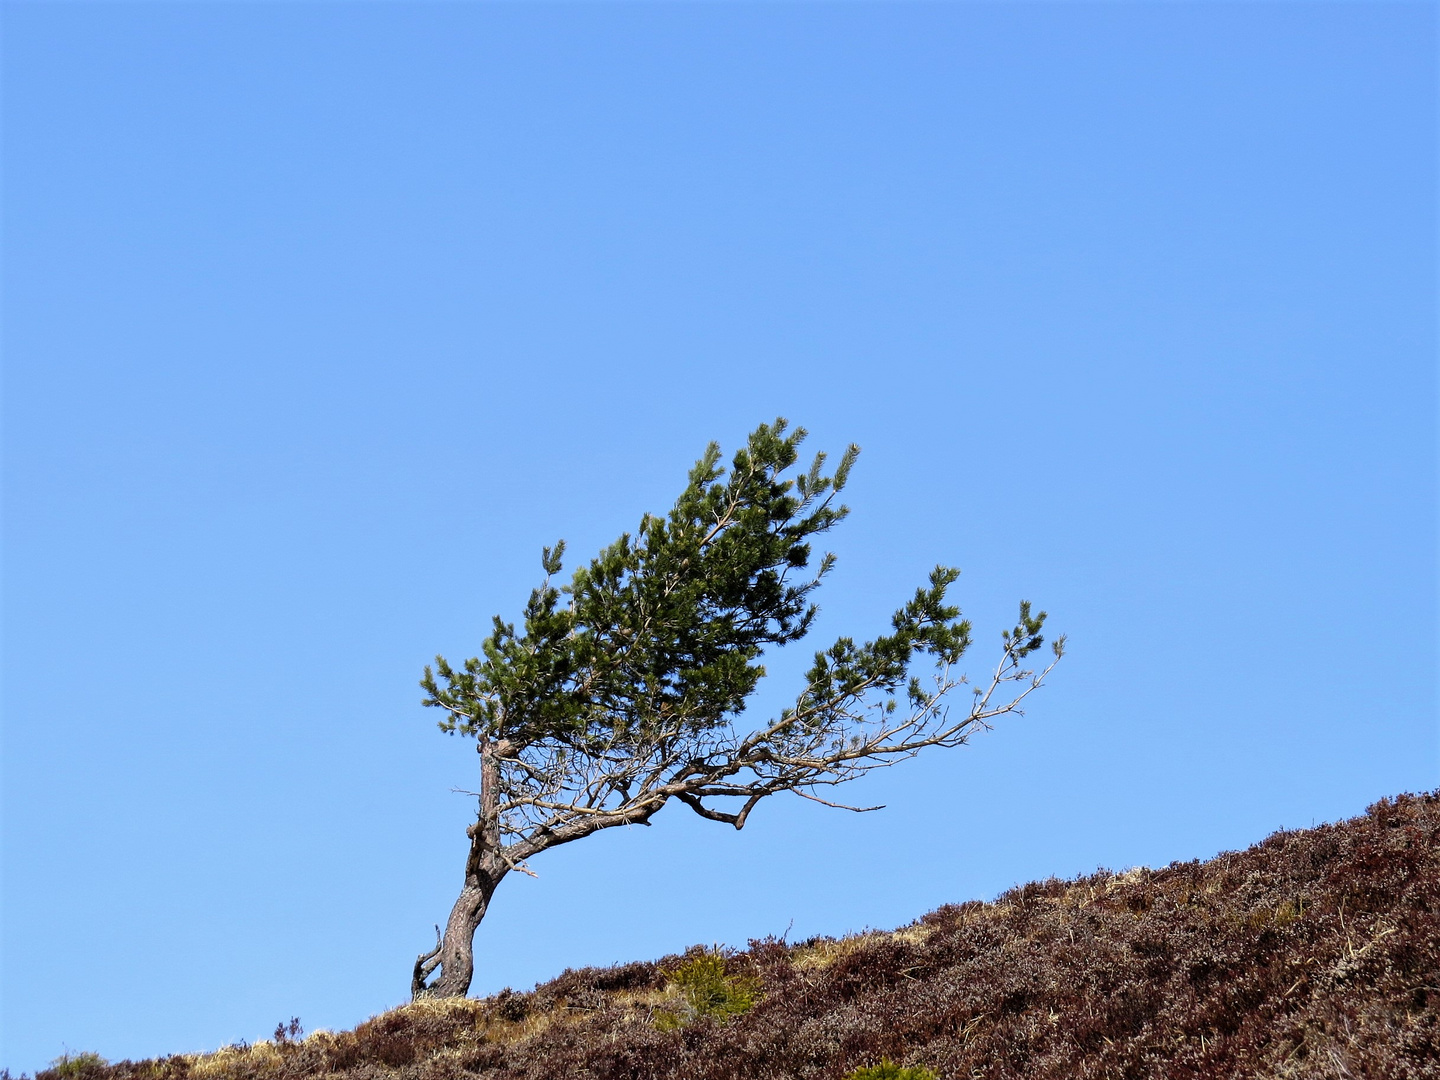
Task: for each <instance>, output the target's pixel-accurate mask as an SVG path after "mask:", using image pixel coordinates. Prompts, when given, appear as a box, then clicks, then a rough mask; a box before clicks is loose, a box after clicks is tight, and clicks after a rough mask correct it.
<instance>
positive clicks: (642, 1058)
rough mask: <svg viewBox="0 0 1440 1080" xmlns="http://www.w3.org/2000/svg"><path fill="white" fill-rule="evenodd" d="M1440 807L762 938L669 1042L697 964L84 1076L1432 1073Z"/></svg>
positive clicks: (669, 963) (1424, 803)
mask: <svg viewBox="0 0 1440 1080" xmlns="http://www.w3.org/2000/svg"><path fill="white" fill-rule="evenodd" d="M1437 840H1440V792H1436V793H1432V794H1428V795H1420V796H1411V795H1406V796H1401V797H1399V798H1397V799H1394V800H1383V801H1381V802H1379V803H1377V804H1375V805H1374V806H1372V807H1371V808H1370V810H1369V812H1368V813H1367V814H1366V815H1365V816H1363V817H1360V818H1356V819H1354V820H1353V821H1347V822H1343V823H1341V824H1338V825H1323V826H1321V827H1319V828H1315V829H1307V830H1303V831H1296V832H1281V833H1276V834H1275V835H1274V836H1271V837H1270V838H1269V839H1267V840H1265V841H1264V842H1262V843H1260V844H1257V845H1256V846H1255V847H1253V848H1251V849H1250V850H1249V851H1245V852H1239V853H1228V854H1224V855H1221V856H1218V857H1217V858H1214V859H1211V860H1209V861H1207V862H1203V863H1202V862H1191V863H1175V864H1172V865H1170V866H1168V867H1166V868H1164V869H1161V870H1146V869H1141V870H1134V871H1130V872H1128V873H1125V874H1119V875H1117V874H1111V873H1106V872H1101V873H1097V874H1094V875H1092V876H1090V877H1086V878H1081V879H1078V880H1075V881H1057V880H1051V881H1045V882H1038V883H1032V884H1030V885H1026V886H1024V887H1022V888H1017V889H1014V890H1012V891H1010V892H1009V893H1006V894H1005V895H1004V896H1002V897H1000V898H999V899H998V900H997V901H996V902H995V903H993V904H981V903H967V904H960V905H954V906H947V907H943V908H941V909H940V910H938V911H935V912H932V913H931V914H929V915H926V916H925V917H924V918H923V919H921V920H920V921H919V922H918V923H915V924H914V925H912V926H910V927H906V928H904V929H902V930H899V931H896V932H894V933H873V934H865V935H859V936H856V937H852V938H846V939H841V940H838V941H836V940H831V939H816V940H813V941H809V942H802V943H797V944H786V943H783V942H779V941H774V940H767V941H754V942H751V943H750V948H749V949H748V950H747V951H745V952H743V953H736V954H733V955H731V956H730V957H729V958H728V960H727V964H728V968H729V970H731V971H733V972H735V973H737V974H749V975H751V976H756V977H758V979H759V980H760V983H761V985H762V987H763V991H764V997H763V998H762V999H761V1000H760V1002H759V1004H758V1005H756V1006H755V1008H754V1009H753V1010H752V1011H751V1012H749V1013H747V1014H746V1015H743V1016H739V1017H735V1018H732V1019H730V1020H728V1021H726V1022H723V1023H722V1022H716V1021H711V1020H702V1021H700V1022H698V1023H696V1024H694V1025H691V1026H689V1027H686V1028H683V1029H681V1030H678V1031H662V1030H659V1029H657V1027H656V1025H655V1023H654V1017H655V1015H656V1012H657V1010H663V1009H664V1008H665V1007H666V1002H667V1000H670V999H669V998H668V997H667V994H669V995H673V990H672V991H667V989H666V978H665V975H664V971H665V970H667V969H670V968H673V967H674V966H675V965H676V964H677V963H678V962H679V960H680V959H681V958H679V957H669V958H666V959H665V960H662V961H660V962H659V963H653V964H652V963H635V964H627V965H624V966H620V967H614V968H607V969H594V968H587V969H584V970H580V971H567V972H565V973H564V974H563V975H561V976H560V977H559V978H558V979H555V980H554V981H552V982H549V983H545V984H542V985H540V986H538V987H536V988H535V990H533V991H531V992H529V993H512V992H509V991H506V992H505V993H502V994H500V995H499V996H497V997H494V998H489V999H486V1000H483V1001H474V1000H463V999H458V1000H450V1001H446V1002H421V1003H418V1004H415V1005H409V1006H404V1007H402V1008H399V1009H396V1010H394V1011H392V1012H389V1013H385V1014H383V1015H381V1016H377V1017H375V1018H374V1019H371V1020H369V1021H367V1022H366V1023H364V1024H362V1025H360V1027H358V1028H357V1029H355V1030H354V1031H352V1032H343V1033H339V1034H330V1033H324V1032H321V1033H317V1034H314V1035H311V1036H309V1037H308V1038H305V1039H303V1040H298V1041H296V1040H285V1041H278V1042H273V1043H261V1044H257V1045H255V1046H253V1047H248V1048H228V1049H226V1050H224V1051H221V1052H219V1053H217V1054H213V1055H203V1056H198V1055H197V1056H185V1057H170V1058H164V1059H160V1060H158V1061H149V1062H139V1063H131V1062H122V1063H120V1064H118V1065H111V1066H87V1067H85V1068H83V1069H74V1068H72V1069H69V1070H67V1072H68V1073H69V1077H68V1078H66V1080H298V1078H300V1077H321V1076H326V1077H334V1078H335V1080H369V1078H375V1080H379V1078H381V1077H385V1078H394V1080H430V1078H437V1080H438V1078H441V1077H447V1078H448V1077H456V1078H459V1077H463V1076H465V1075H466V1074H470V1075H473V1076H475V1077H477V1078H484V1080H522V1078H523V1080H650V1078H661V1077H664V1078H676V1080H742V1078H743V1080H760V1078H771V1077H775V1078H779V1077H785V1078H797V1080H798V1078H804V1080H838V1078H841V1077H844V1076H846V1075H847V1074H848V1073H849V1072H850V1071H852V1070H854V1069H855V1068H857V1067H859V1066H862V1065H869V1064H873V1063H875V1062H877V1061H879V1060H880V1059H881V1058H883V1057H888V1058H891V1059H893V1060H894V1061H897V1062H900V1063H903V1064H909V1065H923V1066H927V1067H929V1068H931V1069H933V1070H935V1072H936V1073H938V1074H939V1076H940V1077H941V1078H942V1080H952V1078H969V1077H985V1078H991V1080H1002V1078H1011V1077H1016V1078H1018V1077H1026V1078H1033V1080H1039V1078H1042V1077H1043V1078H1057V1080H1058V1078H1061V1077H1063V1078H1066V1080H1071V1078H1088V1077H1094V1078H1101V1077H1104V1078H1107V1080H1111V1078H1122V1077H1170V1078H1176V1080H1182V1078H1188V1077H1197V1078H1198V1077H1206V1078H1208V1077H1277V1078H1285V1077H1295V1078H1300V1077H1335V1078H1350V1077H1355V1078H1361V1077H1363V1078H1367V1080H1389V1078H1395V1080H1399V1078H1411V1077H1440V852H1437ZM36 1080H62V1078H61V1077H59V1076H58V1075H57V1074H56V1072H55V1071H53V1070H52V1071H51V1072H48V1073H47V1072H42V1073H40V1074H39V1076H38V1077H37V1078H36Z"/></svg>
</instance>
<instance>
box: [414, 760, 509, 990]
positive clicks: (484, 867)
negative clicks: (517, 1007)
mask: <svg viewBox="0 0 1440 1080" xmlns="http://www.w3.org/2000/svg"><path fill="white" fill-rule="evenodd" d="M477 749H478V750H479V751H480V809H479V814H478V816H477V820H476V821H475V824H473V825H471V826H470V827H469V828H468V829H466V830H465V831H466V833H467V834H468V835H469V837H470V854H469V857H468V858H467V859H466V860H465V885H464V887H463V888H462V889H461V890H460V896H459V898H458V899H457V900H456V901H455V906H454V907H452V908H451V909H450V918H449V919H448V920H446V923H445V933H444V935H443V936H442V937H441V938H440V941H439V942H437V943H436V946H435V948H434V949H432V950H431V951H430V952H427V953H421V954H420V955H419V956H418V957H416V959H415V971H414V974H413V975H412V976H411V979H410V996H411V998H412V999H414V1000H419V999H420V998H441V997H463V996H464V995H465V994H466V993H467V992H468V991H469V989H470V981H471V979H472V978H474V975H475V931H476V930H477V929H479V927H480V922H481V920H483V919H484V918H485V911H486V909H487V908H489V906H490V897H492V896H493V895H494V894H495V888H496V886H497V885H499V884H500V880H501V878H503V877H504V876H505V874H506V873H507V872H508V871H509V869H510V867H509V866H508V865H507V864H506V862H505V860H504V859H503V858H502V857H501V853H500V815H499V801H500V800H499V780H500V770H499V767H498V766H497V765H496V761H495V755H496V752H497V750H498V749H500V748H497V747H494V746H492V745H491V744H490V743H488V742H487V741H485V740H481V742H480V745H479V747H478V748H477ZM437 968H438V969H439V971H440V974H439V975H438V976H437V977H436V978H435V979H434V980H433V981H431V982H427V981H426V980H427V979H429V978H430V976H431V974H433V973H434V971H435V970H436V969H437Z"/></svg>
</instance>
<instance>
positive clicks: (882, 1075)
mask: <svg viewBox="0 0 1440 1080" xmlns="http://www.w3.org/2000/svg"><path fill="white" fill-rule="evenodd" d="M845 1080H935V1074H934V1073H933V1072H931V1071H930V1070H929V1069H919V1068H916V1069H902V1068H901V1067H900V1066H899V1065H896V1064H895V1063H894V1062H892V1061H882V1062H880V1064H879V1065H867V1066H866V1067H865V1068H863V1069H856V1070H855V1071H854V1072H853V1073H851V1074H850V1075H849V1076H847V1077H846V1078H845Z"/></svg>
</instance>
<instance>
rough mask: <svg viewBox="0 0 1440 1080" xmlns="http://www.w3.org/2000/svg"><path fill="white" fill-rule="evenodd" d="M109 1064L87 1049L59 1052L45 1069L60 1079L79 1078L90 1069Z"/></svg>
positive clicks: (78, 1079) (75, 1079)
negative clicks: (67, 1052) (74, 1051)
mask: <svg viewBox="0 0 1440 1080" xmlns="http://www.w3.org/2000/svg"><path fill="white" fill-rule="evenodd" d="M109 1064H110V1063H109V1062H108V1061H106V1060H105V1059H104V1058H103V1057H101V1056H100V1055H99V1054H92V1053H90V1052H89V1051H88V1050H87V1051H85V1052H83V1053H79V1054H61V1055H60V1056H59V1057H58V1058H56V1059H55V1060H54V1061H52V1062H50V1068H49V1069H48V1070H47V1071H48V1072H50V1073H51V1074H52V1075H54V1076H58V1077H60V1078H61V1080H81V1078H82V1077H83V1076H85V1074H86V1073H88V1072H90V1071H91V1070H92V1069H101V1068H104V1067H105V1066H106V1065H109Z"/></svg>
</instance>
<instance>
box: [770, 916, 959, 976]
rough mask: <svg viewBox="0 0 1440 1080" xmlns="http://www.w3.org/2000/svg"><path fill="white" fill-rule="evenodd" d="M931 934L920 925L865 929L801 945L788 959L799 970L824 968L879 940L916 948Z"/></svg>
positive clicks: (932, 931)
mask: <svg viewBox="0 0 1440 1080" xmlns="http://www.w3.org/2000/svg"><path fill="white" fill-rule="evenodd" d="M934 932H935V928H934V927H933V926H922V925H921V924H919V923H915V924H914V925H912V926H902V927H901V928H900V929H899V930H866V931H864V932H863V933H859V934H846V935H845V936H844V937H842V938H825V939H824V940H821V941H817V942H815V943H814V944H813V945H805V946H802V947H801V948H798V949H796V950H795V952H794V954H793V957H792V959H793V963H794V964H795V966H796V967H798V968H801V969H802V970H803V969H808V968H826V967H829V966H830V965H831V964H834V963H835V962H836V961H838V960H841V959H843V958H844V957H847V956H849V955H850V954H852V953H855V952H858V951H859V950H861V949H864V948H866V947H868V946H870V945H875V944H878V943H880V942H882V941H903V942H907V943H909V944H912V945H918V944H920V943H921V942H923V941H925V940H926V939H927V938H929V937H930V935H931V934H933V933H934Z"/></svg>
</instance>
